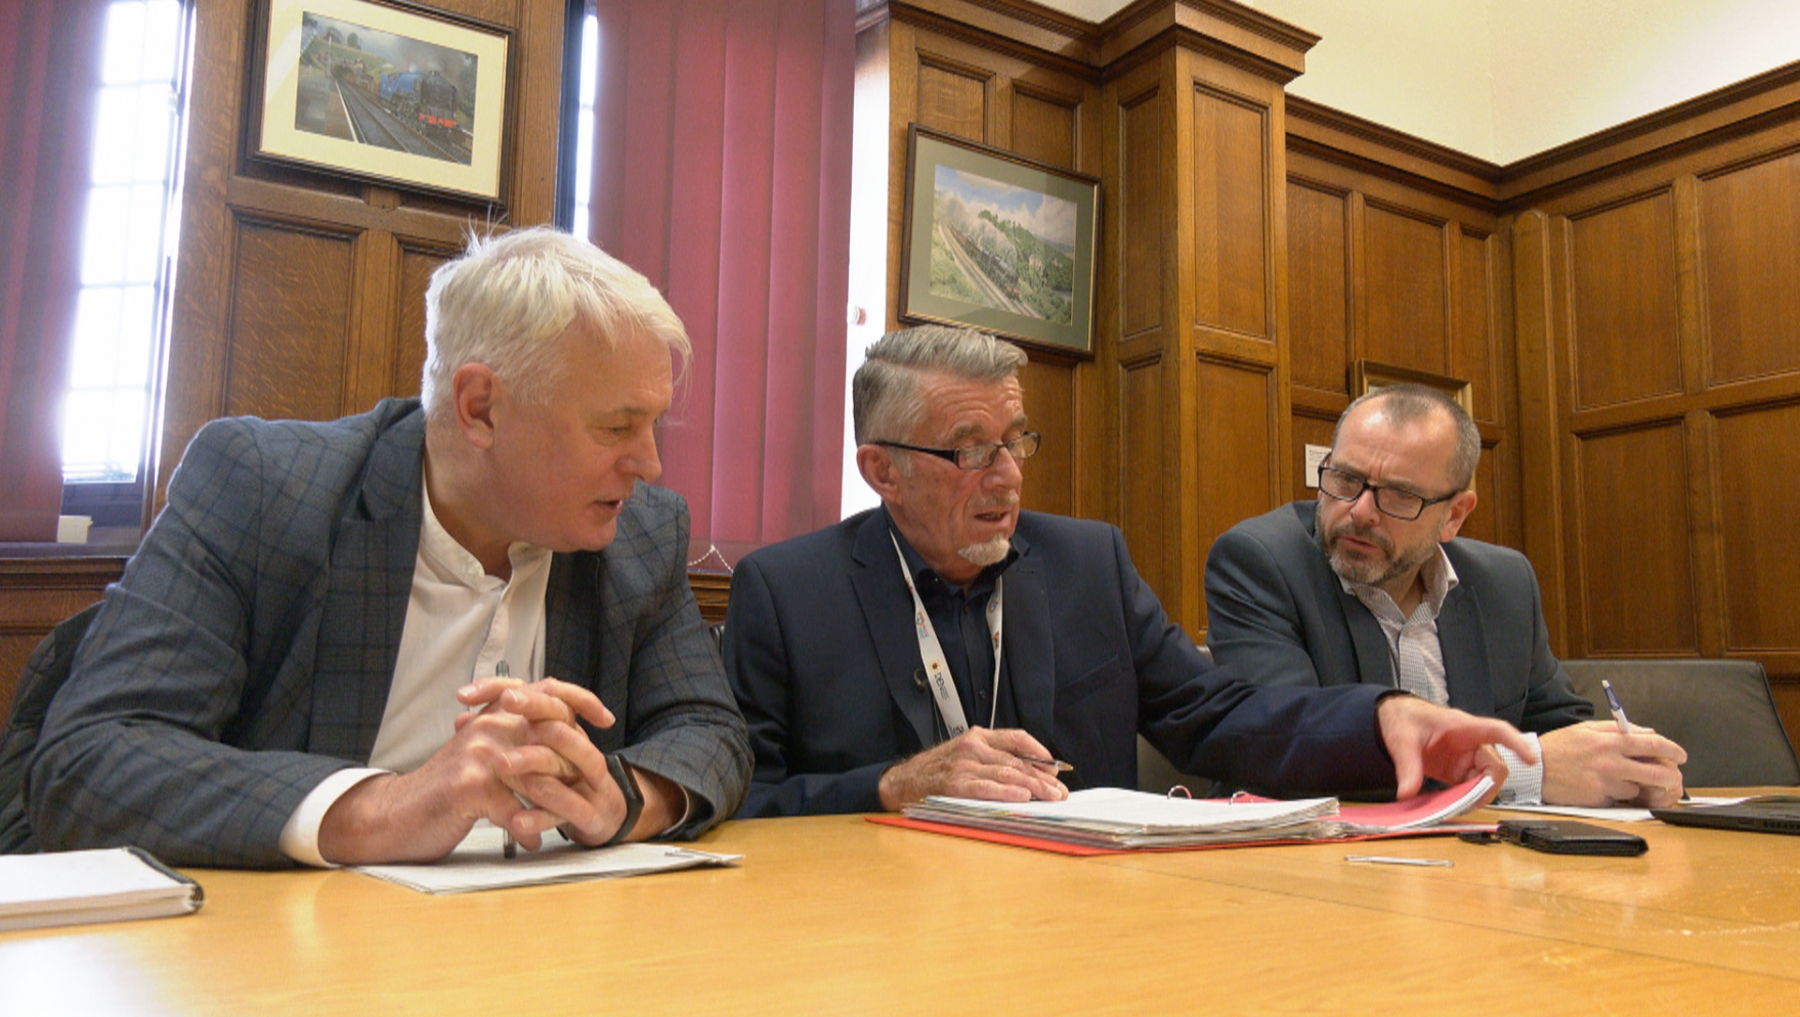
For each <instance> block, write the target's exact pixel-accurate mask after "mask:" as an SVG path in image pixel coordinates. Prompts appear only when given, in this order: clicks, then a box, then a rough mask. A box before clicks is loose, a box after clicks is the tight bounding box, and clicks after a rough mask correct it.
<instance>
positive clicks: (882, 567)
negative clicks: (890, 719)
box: [850, 509, 937, 747]
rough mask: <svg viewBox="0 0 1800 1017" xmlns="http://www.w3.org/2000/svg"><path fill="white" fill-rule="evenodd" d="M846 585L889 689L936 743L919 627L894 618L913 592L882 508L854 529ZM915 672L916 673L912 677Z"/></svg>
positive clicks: (908, 609) (918, 730) (918, 729)
mask: <svg viewBox="0 0 1800 1017" xmlns="http://www.w3.org/2000/svg"><path fill="white" fill-rule="evenodd" d="M851 560H852V563H853V564H852V566H851V570H850V585H851V587H852V588H853V589H855V591H856V601H857V604H858V606H860V607H861V608H862V613H863V623H864V624H865V625H867V626H868V630H869V640H870V642H872V643H873V644H874V646H875V660H876V664H877V665H878V666H879V667H880V668H881V676H882V679H883V680H884V681H886V682H887V687H888V694H889V695H890V696H892V697H893V700H894V705H895V706H896V707H898V708H899V710H900V712H901V714H902V715H904V716H905V717H906V720H907V722H908V723H910V724H911V725H912V728H913V732H914V733H915V734H916V735H918V738H919V744H920V745H921V746H925V747H929V746H931V745H934V744H936V743H937V732H936V727H937V725H936V723H935V718H934V717H933V716H932V706H931V697H930V696H921V695H919V694H918V692H919V689H920V688H921V687H923V683H924V681H925V677H924V675H925V668H924V663H923V661H922V660H921V658H920V656H919V638H918V633H917V630H916V629H914V628H913V627H912V626H910V625H904V624H897V621H898V619H902V618H912V617H913V613H914V612H913V604H912V597H911V596H909V595H908V594H907V592H906V583H905V581H904V579H903V577H902V576H901V575H900V560H899V558H898V557H897V556H896V555H895V553H894V545H893V542H892V540H891V539H889V537H888V515H887V510H886V509H881V510H878V511H875V512H871V513H869V518H868V519H867V520H866V521H864V523H863V524H862V527H861V528H860V529H858V530H857V533H856V545H855V547H854V549H853V550H852V552H851ZM915 675H916V678H915Z"/></svg>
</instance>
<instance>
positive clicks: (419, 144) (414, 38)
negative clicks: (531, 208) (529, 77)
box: [248, 0, 513, 205]
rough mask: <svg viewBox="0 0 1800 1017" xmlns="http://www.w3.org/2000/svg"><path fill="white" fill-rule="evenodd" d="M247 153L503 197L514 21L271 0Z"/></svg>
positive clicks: (372, 5) (400, 6) (256, 69)
mask: <svg viewBox="0 0 1800 1017" xmlns="http://www.w3.org/2000/svg"><path fill="white" fill-rule="evenodd" d="M260 11H261V15H262V17H261V19H260V21H259V28H258V31H257V32H256V34H255V43H256V46H255V53H254V60H253V63H252V68H251V77H252V85H253V96H252V102H251V109H252V113H253V122H252V124H251V129H250V134H249V144H248V149H249V155H250V156H251V157H252V158H255V159H260V160H266V161H270V162H279V163H288V164H293V165H299V166H304V167H306V168H308V169H311V170H315V171H322V172H327V173H332V174H335V175H339V176H346V177H353V178H357V179H364V180H370V181H375V182H379V183H383V184H389V185H393V186H396V187H402V188H407V189H411V190H418V191H424V192H428V193H434V194H442V195H447V196H451V197H456V198H463V199H473V200H475V201H479V202H482V203H484V204H488V205H496V204H500V203H501V195H503V194H504V193H505V186H506V180H505V174H506V167H507V162H508V160H507V159H506V153H507V152H508V151H510V140H511V132H512V105H513V103H512V92H513V85H512V64H513V60H512V52H513V33H512V30H511V29H509V28H507V27H505V26H502V25H495V24H491V23H488V22H484V21H480V20H477V19H474V18H467V17H461V16H458V15H454V14H450V13H448V12H444V11H440V10H436V9H431V8H424V7H421V6H418V5H416V4H411V3H407V2H404V0H263V3H262V5H261V8H260Z"/></svg>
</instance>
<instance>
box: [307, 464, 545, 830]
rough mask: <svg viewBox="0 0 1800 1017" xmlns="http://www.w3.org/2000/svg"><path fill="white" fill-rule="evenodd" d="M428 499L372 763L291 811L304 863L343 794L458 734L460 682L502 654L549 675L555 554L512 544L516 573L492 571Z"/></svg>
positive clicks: (523, 671)
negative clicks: (547, 638)
mask: <svg viewBox="0 0 1800 1017" xmlns="http://www.w3.org/2000/svg"><path fill="white" fill-rule="evenodd" d="M421 483H422V482H421ZM421 506H422V508H423V518H422V519H421V520H420V525H419V552H418V555H417V557H416V558H415V559H414V561H413V582H412V594H411V597H410V598H409V599H408V601H407V605H406V625H405V628H403V629H402V630H401V633H400V654H399V657H398V659H397V660H396V661H395V664H394V678H393V683H392V684H391V685H390V686H389V688H388V698H387V709H386V710H384V711H383V712H382V715H381V727H380V729H379V730H378V731H377V732H376V735H375V748H374V750H373V752H372V753H371V754H370V757H369V765H368V766H367V767H351V768H348V769H344V770H339V771H337V772H336V773H333V774H332V775H331V776H330V777H328V778H326V779H325V780H324V781H322V782H321V783H320V784H319V785H318V786H317V787H315V788H313V790H312V792H311V793H309V794H308V795H307V796H306V797H305V798H304V799H302V800H301V802H300V805H299V807H297V808H296V809H295V810H294V812H293V814H292V815H291V816H289V817H288V821H287V823H286V825H285V826H283V827H282V830H281V850H282V851H283V852H284V853H285V854H286V855H287V856H288V857H289V858H292V859H293V860H295V861H297V862H300V863H301V864H303V865H315V866H324V865H326V864H327V863H326V861H325V859H324V858H323V857H321V856H320V854H319V824H320V823H321V822H323V821H324V818H325V813H326V811H327V810H329V809H330V808H331V806H332V804H333V803H334V802H336V801H337V800H338V798H339V797H340V796H341V795H343V794H344V792H346V791H348V790H350V788H352V787H354V786H356V785H357V784H358V783H360V782H361V781H363V780H365V779H367V778H369V777H371V776H374V775H375V774H378V773H405V772H408V771H410V770H415V769H417V768H418V767H420V766H421V765H423V764H424V763H425V761H426V760H428V759H430V758H431V756H432V754H433V753H435V752H436V751H437V750H438V749H440V748H442V747H443V745H444V743H446V742H448V741H449V740H450V738H451V736H452V735H453V734H455V730H456V728H455V725H456V716H457V714H459V713H461V712H463V706H462V704H461V703H459V702H457V700H456V690H457V689H459V688H461V687H463V686H464V685H467V684H468V683H469V682H470V681H471V680H473V679H476V678H488V677H492V676H493V675H494V673H495V669H496V666H497V665H498V664H499V663H500V662H502V661H505V662H506V664H507V668H508V670H509V671H510V673H511V674H512V676H513V677H515V678H527V679H535V678H541V677H543V676H544V592H545V590H546V589H547V588H548V586H549V582H550V561H551V553H550V552H549V551H548V550H546V549H544V548H541V547H533V546H531V545H529V544H523V543H515V544H513V545H512V546H511V547H510V548H508V549H507V555H508V557H509V558H510V559H511V560H512V578H511V579H510V580H504V579H500V578H497V577H495V576H490V575H488V574H487V570H486V569H484V568H482V565H481V562H479V561H477V560H476V558H475V556H474V555H472V554H470V553H469V551H468V550H467V549H466V548H464V547H463V546H462V545H461V544H459V543H457V542H456V540H455V538H453V537H451V536H450V534H449V532H448V531H446V530H445V529H444V527H443V524H442V523H440V522H438V518H437V514H436V513H435V512H433V511H432V508H431V493H430V491H429V490H427V491H425V492H424V494H423V495H422V496H421Z"/></svg>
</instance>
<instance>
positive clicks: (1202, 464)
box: [1194, 356, 1281, 627]
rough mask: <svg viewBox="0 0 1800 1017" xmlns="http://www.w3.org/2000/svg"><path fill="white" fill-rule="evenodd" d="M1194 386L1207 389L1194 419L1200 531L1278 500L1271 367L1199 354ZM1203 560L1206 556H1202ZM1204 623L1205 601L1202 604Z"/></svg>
mask: <svg viewBox="0 0 1800 1017" xmlns="http://www.w3.org/2000/svg"><path fill="white" fill-rule="evenodd" d="M1197 369H1198V373H1199V382H1198V387H1199V389H1200V390H1201V391H1203V392H1205V393H1206V398H1205V400H1203V402H1202V404H1201V407H1200V419H1199V420H1198V421H1197V424H1198V430H1199V441H1198V442H1197V444H1196V446H1195V450H1196V453H1197V455H1196V462H1195V463H1194V471H1195V476H1196V477H1197V480H1198V484H1199V489H1200V491H1201V497H1200V499H1199V506H1198V508H1199V521H1200V532H1201V533H1215V534H1218V533H1224V532H1225V531H1226V530H1229V529H1231V527H1233V526H1235V525H1236V524H1237V523H1239V522H1240V521H1242V520H1245V519H1249V518H1250V517H1252V516H1259V515H1262V514H1263V513H1264V512H1267V511H1268V510H1269V508H1270V507H1271V506H1273V505H1275V504H1278V503H1279V499H1280V497H1281V484H1280V482H1279V479H1278V477H1277V476H1276V473H1275V469H1276V466H1275V464H1276V458H1275V456H1274V455H1273V454H1272V452H1273V450H1274V449H1275V448H1276V447H1277V446H1276V437H1277V434H1276V430H1275V426H1274V420H1275V372H1274V370H1273V368H1271V367H1266V366H1262V365H1254V364H1243V363H1236V362H1230V361H1220V360H1214V359H1212V358H1209V357H1205V356H1202V357H1200V358H1199V362H1198V365H1197ZM1202 560H1203V561H1204V556H1203V558H1202ZM1200 609H1201V612H1202V615H1201V625H1202V627H1204V625H1205V614H1204V612H1205V605H1204V604H1202V605H1200Z"/></svg>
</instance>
